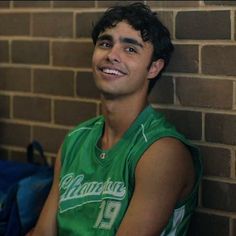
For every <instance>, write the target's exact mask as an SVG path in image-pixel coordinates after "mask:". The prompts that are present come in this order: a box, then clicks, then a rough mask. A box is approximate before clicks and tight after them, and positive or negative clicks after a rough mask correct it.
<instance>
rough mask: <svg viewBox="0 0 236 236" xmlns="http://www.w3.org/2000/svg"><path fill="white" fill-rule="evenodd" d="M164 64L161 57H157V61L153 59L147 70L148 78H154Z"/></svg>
mask: <svg viewBox="0 0 236 236" xmlns="http://www.w3.org/2000/svg"><path fill="white" fill-rule="evenodd" d="M164 65H165V62H164V60H163V59H158V60H157V61H153V62H152V64H151V66H150V68H149V70H148V79H153V78H155V77H156V76H157V75H158V74H159V73H160V71H161V70H162V69H163V67H164Z"/></svg>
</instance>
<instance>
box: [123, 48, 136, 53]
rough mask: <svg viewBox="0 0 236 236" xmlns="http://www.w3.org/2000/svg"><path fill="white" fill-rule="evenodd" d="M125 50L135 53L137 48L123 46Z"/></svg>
mask: <svg viewBox="0 0 236 236" xmlns="http://www.w3.org/2000/svg"><path fill="white" fill-rule="evenodd" d="M125 51H126V52H128V53H137V50H136V49H135V48H133V47H127V48H125Z"/></svg>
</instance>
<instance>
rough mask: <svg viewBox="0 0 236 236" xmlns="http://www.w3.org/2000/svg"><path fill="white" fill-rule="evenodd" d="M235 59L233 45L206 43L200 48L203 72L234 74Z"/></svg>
mask: <svg viewBox="0 0 236 236" xmlns="http://www.w3.org/2000/svg"><path fill="white" fill-rule="evenodd" d="M235 61H236V46H235V45H232V46H221V45H208V46H204V47H203V48H202V72H203V73H205V74H211V75H224V76H226V75H232V76H233V75H236V66H235ZM226 62H227V63H226Z"/></svg>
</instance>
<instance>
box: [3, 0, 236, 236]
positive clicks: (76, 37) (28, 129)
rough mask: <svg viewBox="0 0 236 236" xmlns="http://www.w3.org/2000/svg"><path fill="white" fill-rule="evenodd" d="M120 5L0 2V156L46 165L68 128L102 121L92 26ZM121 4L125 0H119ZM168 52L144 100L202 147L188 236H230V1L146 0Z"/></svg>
mask: <svg viewBox="0 0 236 236" xmlns="http://www.w3.org/2000/svg"><path fill="white" fill-rule="evenodd" d="M117 2H118V1H113V2H112V1H0V134H1V135H0V155H1V158H5V159H14V160H19V161H24V160H25V147H26V145H27V144H28V143H29V142H30V140H32V139H37V140H39V141H40V142H41V143H42V144H43V145H44V148H45V150H46V154H47V156H48V157H49V158H52V160H53V159H54V157H55V154H56V152H57V150H58V147H59V146H60V144H61V142H62V140H63V137H64V135H65V134H66V133H67V131H68V130H69V129H70V128H72V127H73V126H74V125H75V124H77V123H78V122H80V121H83V120H85V119H88V118H90V117H92V116H95V115H97V114H99V107H100V103H99V94H98V91H97V90H96V88H95V86H94V84H93V81H92V76H91V68H90V60H91V54H92V50H93V45H92V42H91V39H90V38H89V32H90V28H91V24H92V22H93V21H94V20H96V19H97V17H99V15H100V14H101V13H102V12H103V11H104V10H105V9H106V8H107V7H109V6H110V5H113V4H114V3H117ZM119 2H127V1H119ZM145 2H146V3H147V4H149V5H150V6H151V7H152V9H153V10H156V11H158V14H159V16H160V18H161V20H162V21H163V22H164V24H166V25H167V27H168V28H169V29H170V32H171V34H172V38H173V42H174V44H175V49H176V50H175V53H174V55H173V59H172V61H171V63H170V66H169V68H168V70H167V71H166V73H165V74H164V76H163V79H162V80H160V81H159V82H158V84H157V85H156V87H155V88H154V89H153V92H152V94H151V95H150V101H151V102H152V104H153V106H155V107H156V108H157V109H159V110H161V111H163V112H164V113H165V114H166V115H167V117H168V119H170V120H171V121H172V122H174V123H175V124H176V126H177V128H178V129H179V130H180V131H182V132H183V133H184V134H185V135H186V136H187V137H189V138H190V139H191V140H193V141H194V143H196V144H197V145H199V147H200V148H201V151H202V154H203V161H204V167H205V168H204V178H203V181H202V185H201V189H200V193H199V207H198V209H197V211H196V214H195V216H194V219H193V223H192V225H191V230H190V235H201V236H213V235H214V236H218V235H219V236H233V235H234V236H235V235H236V162H235V158H236V43H235V40H236V22H235V21H236V1H145Z"/></svg>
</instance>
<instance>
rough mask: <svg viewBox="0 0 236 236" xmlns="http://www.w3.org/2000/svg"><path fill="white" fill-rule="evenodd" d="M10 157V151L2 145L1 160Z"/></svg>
mask: <svg viewBox="0 0 236 236" xmlns="http://www.w3.org/2000/svg"><path fill="white" fill-rule="evenodd" d="M8 159H9V151H8V150H7V149H5V148H1V147H0V160H8Z"/></svg>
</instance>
